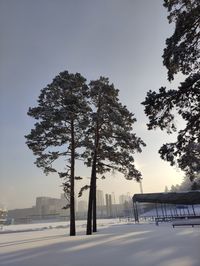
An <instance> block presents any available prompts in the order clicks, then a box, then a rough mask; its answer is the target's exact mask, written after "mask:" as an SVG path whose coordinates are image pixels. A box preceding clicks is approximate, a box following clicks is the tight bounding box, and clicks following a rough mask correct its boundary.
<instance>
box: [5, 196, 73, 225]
mask: <svg viewBox="0 0 200 266" xmlns="http://www.w3.org/2000/svg"><path fill="white" fill-rule="evenodd" d="M66 204H67V200H66V199H65V197H64V195H63V194H62V195H61V198H60V199H57V198H51V197H37V198H36V204H35V206H33V207H32V208H24V209H15V210H9V211H8V217H9V218H11V219H15V221H16V222H18V223H23V222H30V221H31V220H41V219H54V218H57V219H58V218H60V217H65V218H66V219H67V217H69V209H67V210H65V209H63V207H64V206H66Z"/></svg>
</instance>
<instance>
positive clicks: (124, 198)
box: [119, 195, 131, 204]
mask: <svg viewBox="0 0 200 266" xmlns="http://www.w3.org/2000/svg"><path fill="white" fill-rule="evenodd" d="M130 200H131V198H130V196H129V195H120V196H119V204H124V203H125V202H129V201H130Z"/></svg>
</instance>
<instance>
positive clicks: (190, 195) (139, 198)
mask: <svg viewBox="0 0 200 266" xmlns="http://www.w3.org/2000/svg"><path fill="white" fill-rule="evenodd" d="M132 199H133V202H149V203H167V204H184V205H195V204H200V190H196V191H188V192H169V193H168V192H165V193H145V194H135V195H134V196H133V198H132Z"/></svg>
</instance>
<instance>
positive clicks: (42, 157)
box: [25, 71, 90, 236]
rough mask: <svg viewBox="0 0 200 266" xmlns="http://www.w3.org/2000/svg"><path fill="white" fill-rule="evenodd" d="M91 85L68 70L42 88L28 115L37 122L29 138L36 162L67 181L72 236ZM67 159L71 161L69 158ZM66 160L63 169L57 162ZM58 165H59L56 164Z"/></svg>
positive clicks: (73, 233)
mask: <svg viewBox="0 0 200 266" xmlns="http://www.w3.org/2000/svg"><path fill="white" fill-rule="evenodd" d="M87 98H88V86H87V85H86V79H85V78H84V77H82V76H81V75H80V74H79V73H76V74H70V73H68V72H67V71H64V72H61V73H60V74H59V75H58V76H56V77H55V78H54V79H53V81H52V83H51V84H49V85H47V86H46V87H45V88H44V89H42V90H41V93H40V96H39V99H38V106H37V107H34V108H29V111H28V115H29V116H31V117H33V118H35V119H36V120H37V123H36V124H35V126H34V128H33V129H32V130H31V132H30V134H28V135H27V136H25V137H26V139H27V142H26V143H27V145H28V147H29V148H30V149H31V150H32V151H33V154H34V155H35V156H36V162H35V164H36V165H37V166H38V167H40V168H42V169H43V171H44V173H45V174H49V173H51V172H57V173H58V174H59V176H60V177H61V178H63V179H64V181H63V190H64V192H65V195H66V197H67V198H68V199H69V204H67V206H66V208H67V207H69V208H70V235H71V236H73V235H75V234H76V228H75V205H74V204H75V195H74V183H75V179H76V178H77V179H78V177H76V176H75V160H76V159H77V158H78V157H79V153H78V151H79V150H78V149H79V148H80V147H82V145H83V138H84V135H85V130H86V128H87V126H88V119H87V114H88V112H89V111H90V107H89V105H88V101H87ZM66 159H67V160H66ZM59 160H60V161H61V160H62V162H65V164H66V161H67V164H66V165H65V170H64V172H63V171H61V172H60V171H59V167H58V164H57V165H56V163H55V162H56V161H59ZM56 166H57V167H56Z"/></svg>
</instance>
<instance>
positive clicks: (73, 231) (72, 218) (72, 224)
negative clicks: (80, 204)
mask: <svg viewBox="0 0 200 266" xmlns="http://www.w3.org/2000/svg"><path fill="white" fill-rule="evenodd" d="M74 168H75V145H74V121H73V120H72V121H71V180H70V185H71V190H70V236H75V235H76V225H75V200H74Z"/></svg>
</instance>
